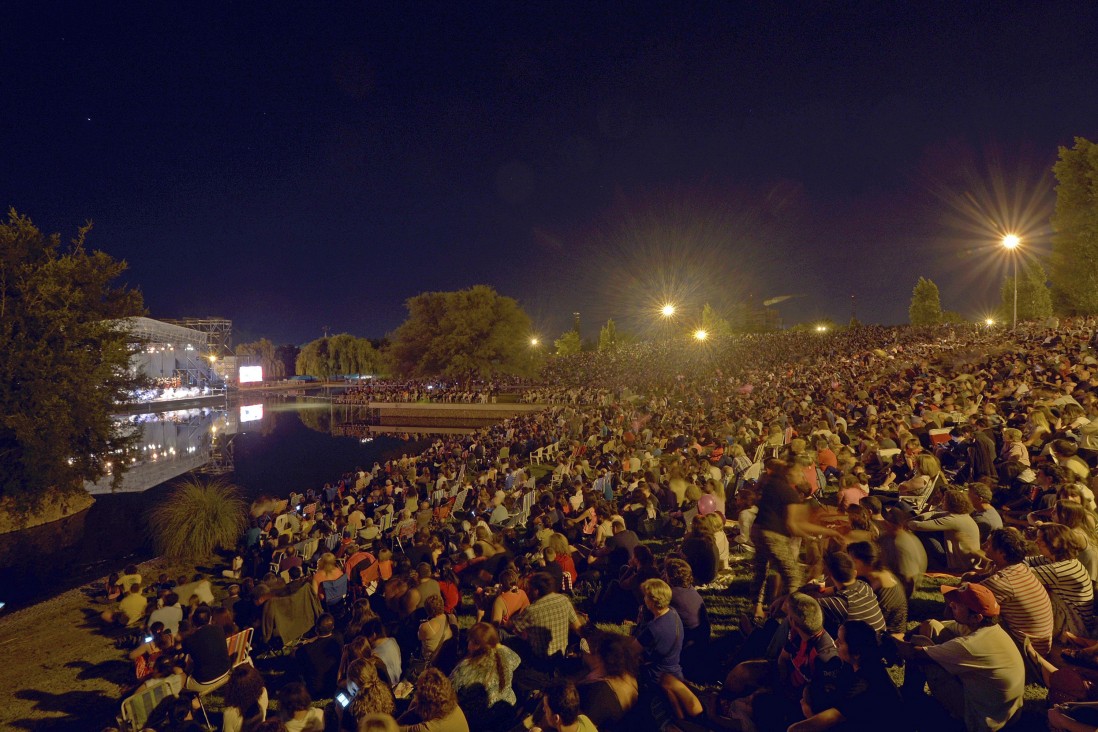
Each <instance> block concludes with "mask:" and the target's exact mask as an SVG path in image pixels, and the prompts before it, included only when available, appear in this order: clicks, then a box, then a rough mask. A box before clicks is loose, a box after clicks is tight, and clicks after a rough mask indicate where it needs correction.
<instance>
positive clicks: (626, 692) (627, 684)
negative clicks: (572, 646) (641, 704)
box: [577, 631, 640, 732]
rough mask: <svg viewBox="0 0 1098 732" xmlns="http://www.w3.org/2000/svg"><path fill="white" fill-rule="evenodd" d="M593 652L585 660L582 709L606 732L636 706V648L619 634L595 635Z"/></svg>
mask: <svg viewBox="0 0 1098 732" xmlns="http://www.w3.org/2000/svg"><path fill="white" fill-rule="evenodd" d="M587 640H588V643H589V644H590V648H591V651H590V653H587V654H585V655H584V657H583V661H584V664H585V665H586V666H587V675H586V676H584V677H583V678H582V679H580V681H579V682H578V686H577V689H578V690H579V696H580V708H581V709H582V710H583V713H584V714H585V715H587V717H589V718H590V719H591V721H592V722H594V724H595V726H596V727H597V728H598V729H600V730H603V732H606V731H607V730H610V729H613V727H614V725H616V724H617V723H619V722H620V721H621V720H622V719H623V718H624V717H625V715H626V714H628V712H629V710H630V709H632V708H633V706H634V705H635V704H636V703H637V697H638V695H639V690H638V689H639V687H638V681H637V670H638V667H639V666H640V658H639V657H638V655H637V645H636V644H635V643H634V642H633V641H632V640H631V639H629V638H627V637H625V636H623V635H619V634H618V633H607V632H603V631H598V632H596V633H595V634H594V635H593V636H591V637H589V638H588V639H587Z"/></svg>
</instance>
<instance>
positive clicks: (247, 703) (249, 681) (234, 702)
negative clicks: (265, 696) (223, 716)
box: [225, 663, 264, 716]
mask: <svg viewBox="0 0 1098 732" xmlns="http://www.w3.org/2000/svg"><path fill="white" fill-rule="evenodd" d="M263 686H264V684H263V676H262V675H260V673H259V672H258V671H256V669H255V667H254V666H252V665H251V664H247V663H245V664H241V665H240V666H237V667H236V668H234V669H233V671H232V673H231V674H229V683H228V684H226V685H225V706H227V707H236V708H237V709H239V710H240V713H241V714H242V715H244V716H247V714H248V710H249V709H251V707H252V705H253V704H255V703H256V702H257V701H259V697H260V695H261V694H262V693H263Z"/></svg>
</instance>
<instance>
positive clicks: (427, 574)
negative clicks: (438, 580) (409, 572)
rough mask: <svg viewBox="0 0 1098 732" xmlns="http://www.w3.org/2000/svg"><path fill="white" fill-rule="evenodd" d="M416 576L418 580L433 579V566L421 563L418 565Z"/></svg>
mask: <svg viewBox="0 0 1098 732" xmlns="http://www.w3.org/2000/svg"><path fill="white" fill-rule="evenodd" d="M416 576H417V577H418V579H421V580H425V579H430V578H431V565H430V564H428V563H427V562H420V563H419V564H418V565H416Z"/></svg>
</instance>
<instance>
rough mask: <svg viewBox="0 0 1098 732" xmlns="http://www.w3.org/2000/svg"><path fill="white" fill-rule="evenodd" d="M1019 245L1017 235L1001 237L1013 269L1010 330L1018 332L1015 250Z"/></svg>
mask: <svg viewBox="0 0 1098 732" xmlns="http://www.w3.org/2000/svg"><path fill="white" fill-rule="evenodd" d="M1021 243H1022V240H1021V239H1019V238H1018V235H1017V234H1007V235H1006V236H1004V237H1003V246H1004V247H1006V249H1007V251H1009V252H1010V261H1011V263H1012V264H1013V269H1014V319H1013V321H1012V325H1011V330H1018V252H1017V251H1016V250H1017V249H1018V245H1019V244H1021Z"/></svg>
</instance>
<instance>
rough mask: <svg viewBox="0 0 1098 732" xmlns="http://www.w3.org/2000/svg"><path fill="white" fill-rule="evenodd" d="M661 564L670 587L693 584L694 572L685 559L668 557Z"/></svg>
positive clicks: (690, 585) (691, 585)
mask: <svg viewBox="0 0 1098 732" xmlns="http://www.w3.org/2000/svg"><path fill="white" fill-rule="evenodd" d="M663 566H664V573H665V574H666V576H667V584H669V585H670V586H671V587H693V586H694V572H693V570H692V569H691V568H690V564H689V563H688V562H687V561H686V560H685V559H677V558H673V559H668V560H667V561H666V562H665V563H664V565H663Z"/></svg>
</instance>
